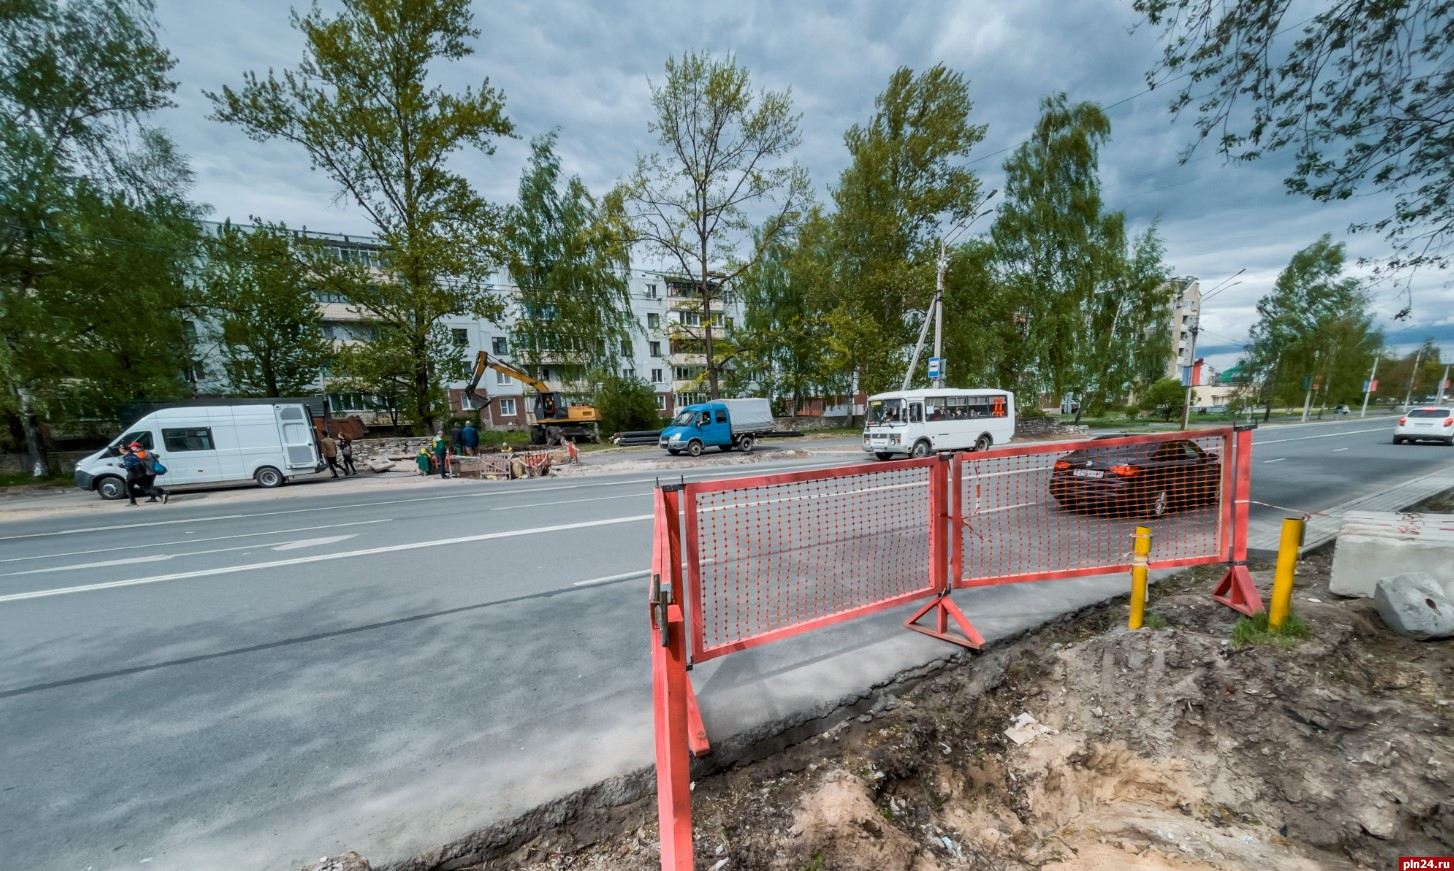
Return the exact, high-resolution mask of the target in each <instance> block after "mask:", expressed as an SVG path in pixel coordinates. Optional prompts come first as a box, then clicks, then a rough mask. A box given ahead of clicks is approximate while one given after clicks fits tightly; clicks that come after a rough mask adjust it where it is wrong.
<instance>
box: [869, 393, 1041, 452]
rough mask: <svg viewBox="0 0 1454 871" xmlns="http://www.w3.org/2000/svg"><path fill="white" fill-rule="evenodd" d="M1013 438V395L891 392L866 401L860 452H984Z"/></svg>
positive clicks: (879, 394)
mask: <svg viewBox="0 0 1454 871" xmlns="http://www.w3.org/2000/svg"><path fill="white" fill-rule="evenodd" d="M1014 435H1015V394H1013V393H1010V392H1009V391H1007V390H982V389H970V390H954V389H949V388H945V389H940V390H895V391H893V392H891V393H878V394H875V395H873V396H870V397H869V398H868V413H867V414H866V415H865V416H864V426H863V449H864V450H865V451H867V452H868V453H871V454H873V455H874V456H876V457H878V458H879V459H880V460H887V459H890V458H892V457H893V456H894V455H896V454H907V455H909V456H911V457H927V456H929V455H930V454H932V453H936V452H938V451H967V450H975V451H987V450H989V449H990V448H991V447H992V446H994V445H999V444H1004V443H1005V442H1008V441H1009V440H1010V439H1011V438H1013V437H1014Z"/></svg>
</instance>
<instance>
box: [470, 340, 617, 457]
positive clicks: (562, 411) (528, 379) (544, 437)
mask: <svg viewBox="0 0 1454 871" xmlns="http://www.w3.org/2000/svg"><path fill="white" fill-rule="evenodd" d="M487 369H494V370H495V371H496V372H501V373H503V374H505V375H508V376H510V377H511V378H514V379H516V380H518V381H520V382H522V383H524V384H528V385H530V386H531V387H533V388H535V412H534V414H532V415H528V416H527V419H528V420H529V423H530V443H531V444H535V445H558V444H560V443H561V442H564V441H567V440H569V441H588V442H599V441H600V440H601V432H600V424H599V423H598V421H599V420H600V417H599V416H598V415H597V414H596V408H595V406H592V405H570V404H568V403H565V402H558V401H557V400H556V397H555V391H553V390H551V389H550V385H549V384H546V383H545V382H544V381H541V380H540V379H539V378H535V377H533V376H531V375H528V374H526V373H525V371H523V370H521V369H519V368H517V367H515V366H513V365H511V364H510V363H506V362H505V361H504V360H496V359H494V358H493V357H491V356H490V355H489V354H487V353H486V352H484V351H481V352H479V354H477V355H476V356H475V368H474V371H473V372H471V373H470V380H469V383H468V384H466V385H465V388H464V395H465V396H468V397H469V398H470V399H473V400H475V401H476V402H479V403H481V404H485V403H488V402H489V401H490V398H489V397H488V396H484V395H482V394H480V393H479V392H477V391H478V388H479V386H480V379H481V378H483V377H484V375H485V370H487Z"/></svg>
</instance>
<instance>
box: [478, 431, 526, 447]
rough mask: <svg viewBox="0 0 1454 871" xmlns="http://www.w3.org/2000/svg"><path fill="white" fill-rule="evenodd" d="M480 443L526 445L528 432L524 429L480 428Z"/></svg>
mask: <svg viewBox="0 0 1454 871" xmlns="http://www.w3.org/2000/svg"><path fill="white" fill-rule="evenodd" d="M480 444H482V445H511V446H521V445H528V444H530V433H528V432H525V431H524V430H508V429H482V430H480Z"/></svg>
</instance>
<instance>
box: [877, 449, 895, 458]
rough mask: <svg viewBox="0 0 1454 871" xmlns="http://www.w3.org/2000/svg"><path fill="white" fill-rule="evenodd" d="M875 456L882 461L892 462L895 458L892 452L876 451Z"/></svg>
mask: <svg viewBox="0 0 1454 871" xmlns="http://www.w3.org/2000/svg"><path fill="white" fill-rule="evenodd" d="M873 455H874V456H875V457H878V458H879V459H880V460H892V459H893V458H894V455H893V453H892V452H890V451H874V452H873Z"/></svg>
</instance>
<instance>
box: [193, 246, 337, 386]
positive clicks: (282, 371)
mask: <svg viewBox="0 0 1454 871" xmlns="http://www.w3.org/2000/svg"><path fill="white" fill-rule="evenodd" d="M253 220H254V221H255V222H256V226H254V227H252V228H242V227H236V226H234V225H232V224H231V223H230V222H228V223H224V224H223V225H222V227H221V228H220V229H219V230H218V232H217V235H216V236H215V237H213V238H212V239H209V240H208V242H207V252H208V253H207V259H206V262H205V265H204V266H203V268H202V274H201V277H200V280H199V284H200V289H201V293H202V306H203V309H204V311H206V312H207V313H208V314H209V315H210V316H211V320H212V321H213V323H214V325H215V336H216V338H217V340H218V341H219V343H220V346H221V348H222V353H223V357H224V364H223V365H224V366H225V367H226V370H227V377H228V381H229V382H230V383H231V385H232V389H233V390H235V391H237V392H239V393H241V394H242V395H244V396H297V395H299V394H301V393H303V392H304V391H305V390H307V389H308V388H309V387H310V386H311V385H312V384H313V383H314V382H316V381H317V380H318V374H319V371H320V370H321V369H322V368H323V367H325V366H327V365H328V364H329V362H330V361H331V360H332V358H333V346H332V344H331V343H330V342H329V341H328V340H327V339H325V338H324V337H323V319H322V317H321V316H320V314H319V311H318V304H317V300H316V298H315V296H314V292H313V280H312V278H311V276H310V270H311V269H312V268H313V263H314V262H315V261H317V260H318V259H320V253H319V246H317V245H316V244H314V243H311V242H309V241H308V240H307V238H306V237H304V236H301V235H300V234H297V233H294V232H292V231H290V230H289V229H288V228H287V226H286V225H284V224H266V223H263V222H262V221H260V220H258V219H256V218H254V219H253Z"/></svg>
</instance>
